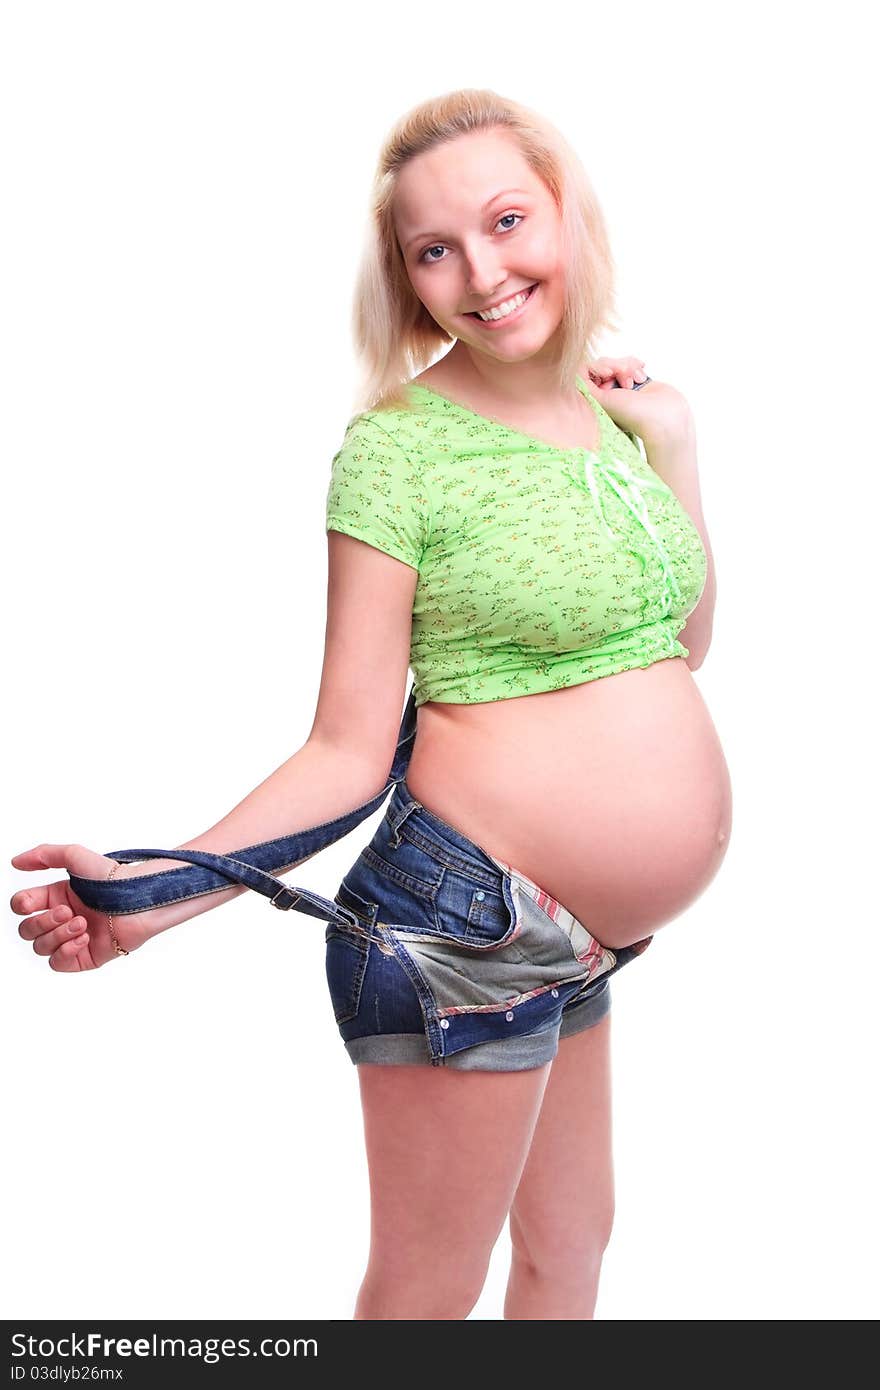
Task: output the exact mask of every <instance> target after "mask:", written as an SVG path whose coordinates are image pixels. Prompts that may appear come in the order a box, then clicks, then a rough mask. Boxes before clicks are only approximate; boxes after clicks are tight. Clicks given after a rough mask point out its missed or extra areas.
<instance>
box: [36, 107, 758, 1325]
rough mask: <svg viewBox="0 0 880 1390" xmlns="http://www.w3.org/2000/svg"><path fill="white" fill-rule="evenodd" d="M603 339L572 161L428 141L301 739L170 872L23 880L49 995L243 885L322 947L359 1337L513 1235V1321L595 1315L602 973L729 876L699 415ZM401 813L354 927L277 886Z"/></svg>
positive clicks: (594, 264)
mask: <svg viewBox="0 0 880 1390" xmlns="http://www.w3.org/2000/svg"><path fill="white" fill-rule="evenodd" d="M613 324H614V316H613V260H612V256H611V253H610V250H609V246H608V239H607V233H606V229H605V223H604V219H603V217H602V213H601V210H600V207H599V205H598V202H597V200H596V197H595V194H594V192H593V190H592V188H591V186H590V183H589V180H588V178H587V176H586V173H585V172H584V169H583V167H582V165H581V163H580V161H579V159H578V157H577V156H576V154H575V153H574V152H573V150H572V149H571V147H570V146H569V145H568V144H567V142H566V141H565V140H564V139H563V137H562V136H561V135H560V134H559V132H558V131H556V130H555V129H554V127H553V126H552V125H550V124H549V123H548V122H547V121H546V120H544V119H543V118H541V117H540V116H539V115H538V114H537V113H535V112H533V111H530V110H528V109H527V108H525V107H523V106H521V105H519V104H518V103H516V102H513V101H510V100H508V99H505V98H502V97H500V96H499V95H497V94H496V93H494V92H491V91H480V90H476V91H475V90H467V91H460V92H452V93H449V94H446V95H444V96H441V97H439V98H437V99H434V100H431V101H428V102H425V103H424V104H422V105H421V106H419V107H418V108H416V109H414V110H412V111H410V112H408V113H407V114H406V115H405V116H404V117H403V118H402V119H401V120H400V121H399V122H398V123H397V125H396V127H395V128H394V129H393V130H392V132H391V133H390V134H389V136H388V139H387V141H386V143H385V146H384V148H383V150H382V152H381V156H380V160H379V167H378V171H377V175H376V181H375V186H374V194H373V202H372V209H371V220H370V224H369V232H368V241H367V247H366V252H365V256H364V260H363V263H362V267H361V272H360V278H359V281H358V286H357V303H356V314H355V328H356V336H357V343H358V348H359V351H360V354H361V360H362V363H363V365H364V368H365V370H366V385H365V389H364V400H363V401H362V404H365V407H366V408H365V409H363V410H360V411H359V412H358V413H357V414H356V415H354V416H353V417H352V418H351V419H350V420H349V422H348V426H347V429H346V431H345V436H344V439H343V441H342V445H341V448H340V449H339V451H338V452H337V453H336V455H335V456H334V458H333V461H332V473H331V478H330V485H329V492H328V497H327V516H326V521H327V530H328V610H327V630H326V646H325V653H324V665H323V671H322V677H321V684H320V690H319V695H318V703H317V709H316V712H315V717H314V723H313V726H312V730H311V732H310V735H309V738H308V740H307V741H306V743H305V745H304V746H303V747H302V748H301V749H300V750H299V751H298V752H297V753H296V754H295V755H294V756H293V757H291V758H290V759H289V760H288V761H287V762H286V763H285V764H283V766H282V767H280V768H278V769H277V770H276V771H275V772H274V773H273V774H272V775H271V776H270V777H268V778H267V779H266V780H265V781H264V782H262V783H261V784H260V785H259V786H258V787H257V788H256V789H255V790H254V791H253V792H252V793H251V794H250V795H249V796H248V797H246V798H245V800H244V801H242V802H241V803H240V804H239V805H238V806H237V807H235V808H234V809H233V810H232V811H231V812H230V813H229V814H228V815H227V816H226V817H225V818H224V819H223V820H221V821H219V822H218V823H217V824H216V825H215V826H214V827H213V828H212V829H211V830H209V831H208V832H206V833H205V834H204V835H201V836H199V837H198V838H197V839H194V840H191V841H189V842H188V843H187V844H186V845H181V846H178V847H177V851H179V852H180V853H179V855H178V857H175V851H169V850H165V851H162V850H159V851H152V850H147V851H144V850H140V851H137V850H131V851H120V852H118V853H116V854H115V855H110V856H104V855H100V854H96V853H94V852H92V851H90V850H87V849H85V848H84V847H82V846H79V845H60V846H59V845H40V846H38V847H36V848H34V849H32V850H28V851H26V852H24V853H23V854H20V855H17V856H16V858H15V859H13V861H12V862H13V864H14V865H15V866H16V867H17V868H20V869H24V870H37V869H45V868H47V867H62V868H64V869H66V870H67V872H68V874H69V876H70V877H69V880H68V879H62V880H59V881H58V882H56V883H54V884H49V885H44V886H42V887H31V888H25V889H23V890H21V891H19V892H17V893H16V894H15V895H14V897H13V899H12V907H13V910H14V911H15V912H16V913H19V914H28V915H27V916H26V918H25V920H24V921H23V922H22V923H21V924H20V926H19V932H20V934H21V936H22V937H23V938H25V939H26V940H31V941H33V944H34V950H35V951H36V952H37V953H38V954H40V955H43V956H46V957H48V959H49V963H50V965H51V966H52V968H54V969H56V970H61V971H71V972H77V971H80V970H85V969H90V968H94V967H96V966H100V965H103V964H105V963H106V962H107V961H110V960H113V959H116V957H117V956H118V955H120V954H122V955H124V954H128V953H130V952H131V951H133V950H134V949H136V948H137V947H138V946H140V945H142V944H143V943H144V942H145V941H147V940H149V939H150V938H151V937H152V936H154V935H155V934H156V933H157V932H159V931H163V930H166V929H167V928H168V927H169V926H172V925H174V924H175V923H177V922H181V921H184V920H186V919H187V918H189V917H192V916H194V915H195V914H197V913H199V912H204V911H206V910H208V909H210V908H213V907H215V906H218V905H219V904H220V903H222V902H225V901H227V900H229V899H230V898H231V897H235V896H237V895H238V894H240V893H241V892H243V891H245V889H246V888H247V887H251V888H256V889H258V890H259V891H260V892H265V893H266V894H267V895H271V896H272V900H273V902H274V903H275V905H276V906H279V907H283V908H290V907H297V908H298V910H300V911H305V912H309V913H310V914H311V915H312V916H315V917H320V918H323V919H324V920H325V922H326V923H327V925H326V927H325V935H326V951H327V956H326V960H327V981H328V985H329V995H330V1002H331V1004H332V1007H333V1011H334V1018H335V1021H336V1023H337V1025H338V1029H339V1034H340V1036H341V1038H342V1041H343V1043H344V1045H345V1048H346V1051H347V1054H348V1056H349V1057H350V1059H351V1061H352V1062H353V1063H354V1064H355V1065H356V1066H357V1070H358V1079H359V1086H360V1095H361V1100H362V1107H363V1117H364V1133H365V1140H366V1152H367V1160H368V1164H369V1172H370V1194H371V1246H370V1256H369V1262H368V1267H367V1270H366V1273H365V1276H364V1279H363V1282H362V1284H361V1288H360V1292H359V1295H358V1300H357V1306H356V1309H355V1317H356V1318H374V1319H397V1318H409V1319H421V1318H430V1319H434V1318H441V1319H461V1318H466V1317H467V1315H468V1313H469V1312H470V1310H471V1309H472V1308H473V1306H474V1304H475V1302H476V1300H477V1299H478V1297H479V1295H480V1291H481V1289H482V1287H483V1283H484V1279H485V1275H486V1270H487V1266H488V1262H489V1258H490V1255H491V1253H492V1249H493V1246H494V1245H495V1242H496V1240H497V1237H498V1235H499V1232H500V1230H501V1228H502V1226H503V1223H504V1221H505V1219H507V1218H508V1217H509V1222H510V1234H511V1242H512V1252H513V1258H512V1264H511V1270H510V1278H509V1283H508V1289H507V1296H506V1301H505V1307H504V1316H505V1317H507V1318H519V1319H586V1318H592V1317H593V1316H594V1306H595V1300H596V1293H597V1287H598V1280H599V1272H600V1264H601V1259H602V1253H603V1250H604V1249H605V1247H606V1245H607V1243H608V1240H609V1236H610V1231H611V1223H612V1215H613V1168H612V1143H611V1097H610V1061H609V1043H610V1036H609V1030H610V1012H609V1011H610V1004H611V994H610V986H609V980H610V976H611V975H612V974H614V973H615V972H616V971H617V970H619V969H620V968H621V967H622V966H623V965H625V964H627V963H629V962H630V961H633V960H635V959H637V958H638V957H640V956H642V955H643V954H644V953H645V951H646V950H647V949H648V947H649V946H650V945H651V943H652V941H653V938H654V935H655V934H656V932H657V930H658V929H659V928H660V927H662V926H663V925H664V924H666V923H668V922H670V921H672V920H673V919H674V918H675V917H677V916H678V915H680V914H681V913H682V912H684V911H685V910H686V909H687V908H688V906H689V905H690V904H692V903H693V902H694V901H695V899H696V898H697V897H699V895H700V894H701V893H702V892H703V890H704V889H705V888H706V887H707V885H708V884H709V883H710V882H711V880H712V879H713V877H714V876H715V874H716V872H717V870H718V868H719V865H720V863H721V860H722V858H723V856H724V854H725V851H726V846H727V842H728V837H729V832H730V825H731V789H730V779H729V774H728V770H727V766H726V763H725V759H724V754H723V752H722V750H721V747H720V745H719V740H718V736H717V734H716V731H715V728H714V726H713V723H712V720H711V717H710V715H709V713H708V711H707V709H706V707H705V705H704V703H703V700H702V698H701V696H700V693H699V690H698V688H697V686H696V684H695V682H694V680H693V677H692V672H693V671H694V670H696V669H697V668H698V667H699V666H700V664H701V663H702V661H703V658H704V656H705V654H706V651H707V648H708V646H709V642H710V636H711V629H712V616H713V607H714V602H715V580H714V570H713V565H712V558H711V550H710V546H709V538H708V535H707V533H706V527H705V522H704V519H703V515H702V508H701V503H700V490H699V483H698V477H697V464H696V445H695V432H694V424H693V418H692V414H691V410H690V408H689V406H688V403H687V401H686V399H685V397H684V396H683V395H682V394H681V392H680V391H678V390H677V389H675V388H674V387H673V386H671V385H669V384H666V383H663V382H660V381H656V380H651V379H650V378H648V377H647V376H646V374H645V372H644V370H643V366H644V364H642V363H641V362H640V361H639V360H637V359H633V358H626V359H622V360H618V359H615V360H613V361H612V360H610V359H605V358H598V359H597V358H595V357H594V356H593V346H594V343H595V339H596V337H597V335H598V333H599V332H600V330H601V329H603V328H605V327H608V326H613ZM449 344H451V347H449ZM441 348H448V351H446V353H445V355H443V356H442V357H439V358H437V353H438V350H439V349H441ZM435 358H437V360H434V359H435ZM414 368H421V370H420V371H419V372H418V374H417V375H413V369H414ZM410 668H411V669H412V672H413V676H414V680H413V685H412V688H411V691H410V695H409V700H408V701H407V704H406V710H405V713H404V719H403V723H402V724H400V709H401V702H402V699H403V696H404V693H405V688H406V684H407V678H408V671H409V669H410ZM389 769H390V772H389ZM389 789H391V792H392V794H391V797H390V800H389V801H388V804H387V810H386V813H385V816H384V818H383V819H382V821H381V823H380V824H379V826H378V829H377V830H376V832H375V834H374V836H373V838H372V839H371V841H370V843H369V844H368V845H366V846H365V847H364V848H363V849H362V851H361V852H360V854H359V855H358V857H357V858H356V860H355V862H354V863H353V864H352V867H351V868H350V869H349V870H348V872H347V873H346V874H345V876H344V878H343V881H342V883H341V884H340V885H339V889H338V891H337V893H336V896H335V898H334V901H333V903H329V902H326V901H325V900H323V899H321V898H320V897H318V896H317V895H314V894H309V893H308V892H307V890H305V889H299V888H296V889H292V888H289V887H287V886H285V885H279V883H278V881H277V880H276V879H274V878H272V877H271V873H274V872H279V871H281V870H282V869H283V868H290V867H293V866H294V865H295V864H300V863H302V862H303V861H304V860H305V859H307V858H310V857H311V856H312V855H313V854H315V853H316V852H317V851H318V850H319V849H320V848H322V847H324V846H325V845H326V844H329V843H330V842H332V841H333V840H335V839H338V838H339V837H340V835H342V834H346V833H348V831H349V830H350V829H351V828H352V827H353V826H354V825H356V824H357V823H358V822H359V821H360V820H363V819H364V818H365V816H366V815H368V814H369V813H370V812H371V811H372V810H374V809H376V808H377V807H378V806H379V805H380V804H381V803H382V801H383V799H384V798H385V796H386V794H387V792H388V790H389ZM242 846H244V847H246V848H245V849H242V848H241V847H242ZM125 854H127V855H128V856H129V859H128V860H127V861H126V860H125V859H124V857H123V856H124V855H125ZM154 854H155V855H158V856H160V857H158V858H147V856H148V855H154ZM163 856H164V857H163ZM138 860H140V861H145V862H137V861H138ZM110 875H113V879H112V882H108V878H109V876H110ZM224 875H225V877H224ZM236 879H237V882H235V883H234V886H232V887H229V886H223V885H224V884H227V885H228V883H229V882H230V880H236ZM267 885H268V886H267ZM655 949H656V948H655ZM648 959H650V957H648ZM648 968H650V967H648Z"/></svg>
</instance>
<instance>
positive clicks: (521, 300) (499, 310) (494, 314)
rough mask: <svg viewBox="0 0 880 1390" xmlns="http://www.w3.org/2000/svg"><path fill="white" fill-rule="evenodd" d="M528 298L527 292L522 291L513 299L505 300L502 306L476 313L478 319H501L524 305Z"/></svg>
mask: <svg viewBox="0 0 880 1390" xmlns="http://www.w3.org/2000/svg"><path fill="white" fill-rule="evenodd" d="M528 297H529V291H528V290H523V292H522V294H517V295H514V297H513V299H506V300H505V301H504V303H503V304H499V305H497V307H496V308H494V309H487V311H486V312H485V313H478V314H477V318H480V319H483V320H485V319H503V318H506V317H507V315H508V314H512V313H513V311H514V309H518V308H519V306H520V305H521V304H525V302H526V300H527V299H528Z"/></svg>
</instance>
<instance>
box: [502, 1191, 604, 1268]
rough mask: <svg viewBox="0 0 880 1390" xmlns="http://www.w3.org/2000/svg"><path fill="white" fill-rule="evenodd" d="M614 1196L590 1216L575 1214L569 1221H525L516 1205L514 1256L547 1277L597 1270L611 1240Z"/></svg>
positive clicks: (512, 1221)
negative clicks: (517, 1210) (518, 1212)
mask: <svg viewBox="0 0 880 1390" xmlns="http://www.w3.org/2000/svg"><path fill="white" fill-rule="evenodd" d="M613 1225H614V1203H613V1199H610V1198H609V1200H608V1201H606V1202H603V1203H600V1204H599V1205H598V1206H594V1207H593V1208H592V1210H591V1211H590V1213H589V1216H588V1217H583V1216H579V1215H578V1214H577V1213H574V1214H572V1216H571V1219H570V1220H554V1221H536V1222H533V1223H529V1224H526V1223H524V1221H523V1219H522V1218H521V1217H520V1216H519V1215H518V1214H517V1212H516V1210H515V1209H514V1208H512V1209H511V1212H510V1241H511V1247H512V1251H513V1257H514V1259H515V1260H517V1261H518V1262H519V1263H520V1264H521V1265H522V1266H524V1267H526V1268H528V1269H531V1270H532V1271H533V1272H534V1273H535V1274H537V1275H541V1276H543V1277H546V1278H550V1279H552V1278H561V1277H564V1275H565V1273H566V1272H567V1271H571V1272H574V1273H581V1272H590V1271H595V1270H598V1268H599V1266H600V1265H601V1263H602V1257H603V1255H604V1253H605V1250H606V1249H607V1247H608V1243H609V1241H610V1240H611V1231H612V1227H613Z"/></svg>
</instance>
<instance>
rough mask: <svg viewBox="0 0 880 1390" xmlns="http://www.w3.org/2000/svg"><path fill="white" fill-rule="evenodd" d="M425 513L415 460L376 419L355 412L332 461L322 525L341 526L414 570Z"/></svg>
mask: <svg viewBox="0 0 880 1390" xmlns="http://www.w3.org/2000/svg"><path fill="white" fill-rule="evenodd" d="M428 514H429V508H428V499H427V497H426V496H425V492H424V486H423V481H422V476H421V469H420V468H419V467H418V465H417V463H416V462H415V461H413V460H411V459H410V458H409V457H408V456H407V455H406V454H405V453H404V451H403V449H401V448H400V446H399V445H398V444H397V443H396V442H395V440H394V439H393V438H392V436H391V435H390V434H388V432H387V431H386V430H385V429H384V428H383V426H381V425H379V424H377V423H376V421H375V419H373V418H371V417H370V416H368V415H356V416H355V417H354V418H353V419H352V420H350V421H349V423H348V428H347V429H346V431H345V438H344V439H343V441H342V447H341V448H340V449H339V450H338V452H337V453H336V454H334V456H333V460H332V463H331V466H330V486H329V489H328V492H327V507H326V528H325V529H326V530H328V531H344V532H345V533H346V535H349V536H355V537H356V538H357V539H358V540H361V541H366V542H367V543H368V544H369V545H374V546H376V548H377V549H378V550H384V551H385V553H386V554H387V555H393V556H394V558H395V559H397V560H403V562H404V563H405V564H407V565H412V567H413V569H418V568H419V565H420V563H421V559H422V556H423V554H424V551H425V547H426V545H427V543H428Z"/></svg>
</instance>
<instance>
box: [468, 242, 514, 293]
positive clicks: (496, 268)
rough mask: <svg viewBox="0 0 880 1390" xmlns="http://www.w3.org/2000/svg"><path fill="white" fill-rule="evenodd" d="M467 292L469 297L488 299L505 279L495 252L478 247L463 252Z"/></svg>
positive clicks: (504, 272)
mask: <svg viewBox="0 0 880 1390" xmlns="http://www.w3.org/2000/svg"><path fill="white" fill-rule="evenodd" d="M465 264H466V266H467V292H468V295H469V297H470V298H471V299H484V300H485V299H490V298H491V297H492V295H493V294H495V292H496V290H500V289H501V288H502V287H503V286H504V284H505V283H506V281H507V271H506V270H505V269H504V268H503V266H501V265H500V264H499V262H498V257H497V254H496V253H495V252H493V251H489V250H486V249H484V248H483V247H480V248H479V249H474V250H472V251H469V252H466V253H465Z"/></svg>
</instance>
